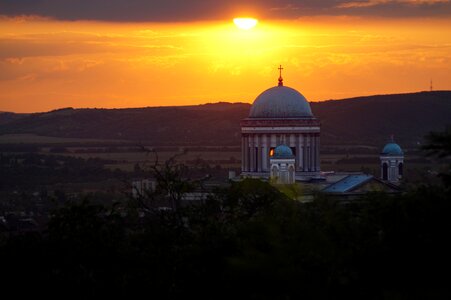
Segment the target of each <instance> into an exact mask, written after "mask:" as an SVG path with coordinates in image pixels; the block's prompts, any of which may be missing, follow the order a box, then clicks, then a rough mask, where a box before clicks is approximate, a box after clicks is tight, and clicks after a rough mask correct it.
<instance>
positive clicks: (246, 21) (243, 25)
mask: <svg viewBox="0 0 451 300" xmlns="http://www.w3.org/2000/svg"><path fill="white" fill-rule="evenodd" d="M233 23H235V25H236V26H237V27H238V28H240V29H244V30H249V29H252V28H254V27H255V25H257V23H258V20H257V19H254V18H235V19H233Z"/></svg>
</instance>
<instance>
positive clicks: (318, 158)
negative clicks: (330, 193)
mask: <svg viewBox="0 0 451 300" xmlns="http://www.w3.org/2000/svg"><path fill="white" fill-rule="evenodd" d="M320 150H321V141H320V134H319V133H317V134H316V171H318V172H319V171H321V152H320Z"/></svg>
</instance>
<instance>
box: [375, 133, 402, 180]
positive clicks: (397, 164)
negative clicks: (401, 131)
mask: <svg viewBox="0 0 451 300" xmlns="http://www.w3.org/2000/svg"><path fill="white" fill-rule="evenodd" d="M380 160H381V178H382V180H384V181H388V182H390V183H395V184H396V183H398V182H399V181H400V180H401V179H402V175H403V173H404V152H403V151H402V149H401V147H400V146H399V145H398V144H396V143H395V142H394V140H393V137H392V140H391V142H389V143H388V144H386V145H385V147H384V149H383V150H382V153H381V155H380Z"/></svg>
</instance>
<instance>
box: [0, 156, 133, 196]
mask: <svg viewBox="0 0 451 300" xmlns="http://www.w3.org/2000/svg"><path fill="white" fill-rule="evenodd" d="M108 163H115V161H109V160H102V159H99V158H88V159H83V158H77V157H71V156H62V155H43V154H37V153H25V154H3V153H0V191H10V190H14V189H19V190H20V191H24V190H25V191H26V190H36V189H38V190H39V189H40V188H42V187H43V186H49V185H53V184H57V183H77V182H96V181H101V180H107V179H110V178H124V177H125V175H124V172H122V171H120V170H115V171H112V170H109V169H107V168H105V164H108Z"/></svg>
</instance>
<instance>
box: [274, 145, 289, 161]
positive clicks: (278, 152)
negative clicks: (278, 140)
mask: <svg viewBox="0 0 451 300" xmlns="http://www.w3.org/2000/svg"><path fill="white" fill-rule="evenodd" d="M293 157H294V155H293V151H292V150H291V148H290V147H288V146H286V145H279V146H277V147H276V148H275V149H274V154H273V156H272V158H293Z"/></svg>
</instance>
